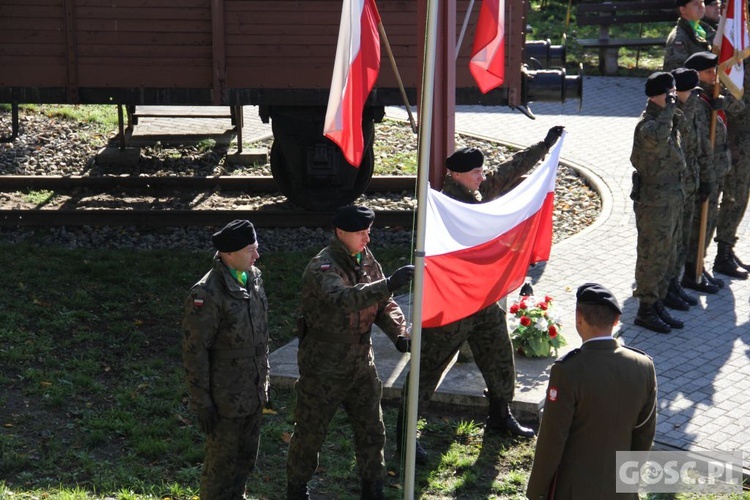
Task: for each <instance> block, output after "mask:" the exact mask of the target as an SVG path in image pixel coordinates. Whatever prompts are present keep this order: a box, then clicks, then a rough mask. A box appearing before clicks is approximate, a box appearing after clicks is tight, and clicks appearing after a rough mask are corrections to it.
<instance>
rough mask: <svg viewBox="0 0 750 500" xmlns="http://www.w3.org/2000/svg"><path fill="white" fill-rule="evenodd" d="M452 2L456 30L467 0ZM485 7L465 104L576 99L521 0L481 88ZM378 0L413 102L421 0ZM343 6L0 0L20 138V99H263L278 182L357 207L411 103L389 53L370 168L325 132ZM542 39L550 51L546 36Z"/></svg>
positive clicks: (459, 63) (369, 118) (311, 1)
mask: <svg viewBox="0 0 750 500" xmlns="http://www.w3.org/2000/svg"><path fill="white" fill-rule="evenodd" d="M450 1H453V0H450ZM455 1H456V12H457V14H456V16H455V18H456V33H459V32H460V31H461V25H462V23H463V15H464V13H465V12H466V9H467V7H468V5H469V0H455ZM479 3H480V2H477V6H475V8H474V9H473V13H472V15H471V18H470V22H469V24H468V30H467V32H466V35H465V37H464V42H463V44H462V46H461V47H460V48H459V50H458V54H457V57H456V72H455V79H456V103H458V104H485V105H510V106H522V105H524V104H526V103H527V102H530V101H532V100H547V101H564V100H565V96H566V94H569V95H570V94H573V96H572V97H576V98H579V99H580V97H581V95H580V94H581V86H580V85H581V78H580V75H579V76H576V77H571V76H566V75H565V70H564V69H555V70H543V69H537V70H531V69H529V68H528V67H527V66H526V65H525V64H524V59H523V50H524V29H525V22H526V16H525V14H526V9H527V6H526V3H525V1H524V0H507V1H506V12H505V18H506V19H507V25H506V31H505V32H506V81H505V83H504V84H503V86H502V87H501V88H499V89H496V90H494V91H491V92H490V93H488V94H486V95H482V94H481V93H480V92H479V90H478V89H477V88H476V85H475V83H474V81H473V80H472V78H471V75H470V74H469V71H468V62H469V57H470V51H471V45H472V40H473V36H474V25H475V24H476V21H477V18H478V15H479V8H478V4H479ZM377 4H378V8H379V10H380V14H381V17H382V20H383V25H384V27H385V31H386V33H387V37H388V40H389V42H390V45H391V47H392V50H393V54H394V57H395V60H396V62H397V64H398V68H399V71H400V75H401V78H402V80H403V83H404V85H405V87H406V89H407V94H408V95H409V99H410V101H411V103H412V104H415V103H416V94H417V89H418V88H419V86H420V78H421V68H422V61H421V50H422V45H421V43H420V37H422V39H423V34H424V27H423V26H421V25H423V24H424V21H423V20H422V19H421V18H422V17H423V16H424V10H425V8H424V4H425V0H399V1H397V0H378V2H377ZM340 14H341V0H333V1H332V0H2V2H0V102H5V103H11V105H12V106H11V109H12V112H13V125H12V126H13V135H12V136H11V138H12V137H15V135H16V134H17V132H18V126H17V122H18V120H17V117H18V104H23V103H59V104H64V103H68V104H113V105H119V106H120V108H119V109H120V110H122V108H123V107H125V109H127V110H129V112H130V113H132V111H133V110H134V109H135V106H137V105H226V106H231V109H232V111H233V112H232V115H233V117H234V119H235V120H237V119H239V120H241V116H242V113H241V110H242V108H241V107H242V106H243V105H256V106H259V109H260V114H261V118H262V119H263V120H264V121H265V122H268V120H270V121H271V124H272V129H273V133H274V139H275V140H274V146H273V147H272V150H271V166H272V170H273V174H274V178H275V181H276V183H277V185H278V186H279V188H280V189H281V191H282V192H284V193H285V194H286V195H287V196H288V197H289V198H290V199H292V201H295V202H297V203H298V204H300V205H302V206H305V207H307V208H311V209H321V210H325V209H330V208H332V207H335V206H338V205H341V204H344V203H348V202H350V201H351V200H353V199H355V198H356V197H357V196H358V195H359V194H361V193H362V192H363V191H364V189H365V188H366V186H367V183H368V182H369V180H370V178H371V177H372V172H373V166H374V158H373V154H372V144H373V124H374V122H377V121H379V120H380V119H382V117H383V115H384V107H385V106H387V105H400V104H402V102H403V101H402V98H401V94H400V91H399V88H398V85H397V78H396V77H395V74H394V72H393V70H392V69H391V67H390V64H389V62H388V58H387V55H386V51H385V50H383V51H382V54H383V55H382V58H383V59H382V63H381V71H380V76H379V79H378V82H377V84H376V88H375V89H374V90H373V92H372V93H371V95H370V97H369V100H368V103H367V106H366V108H365V113H364V117H363V125H364V130H365V137H366V141H367V144H368V145H367V154H365V159H364V160H363V163H362V165H361V166H360V168H358V169H355V168H353V167H351V166H350V165H349V164H348V163H346V161H345V160H344V158H343V156H342V155H341V154H340V152H339V150H338V149H337V148H336V147H335V146H334V145H333V143H331V142H330V141H328V140H327V139H324V138H323V136H322V123H323V118H324V116H325V107H326V104H327V102H328V93H329V87H330V81H331V73H332V69H333V62H334V58H335V53H336V42H337V37H338V28H339V19H340ZM539 48H540V46H539V45H535V46H534V51H535V54H536V55H537V56H538V55H539V50H538V49H539ZM541 49H542V53H544V51H545V50H546V54H547V56H549V54H550V47H549V44H547V46H546V49H545V47H544V44H543V45H542V47H541ZM552 50H553V51H554V47H552ZM562 58H563V59H564V48H563V56H562ZM562 65H564V61H563V62H562ZM121 116H122V113H121ZM239 126H240V130H241V121H240V123H239ZM121 129H122V119H121ZM6 140H8V138H7V137H6Z"/></svg>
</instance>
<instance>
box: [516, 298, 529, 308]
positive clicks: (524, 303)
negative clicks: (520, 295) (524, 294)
mask: <svg viewBox="0 0 750 500" xmlns="http://www.w3.org/2000/svg"><path fill="white" fill-rule="evenodd" d="M518 307H520V308H521V309H526V308H527V307H528V306H527V305H526V301H525V300H522V301H521V303H520V304H518Z"/></svg>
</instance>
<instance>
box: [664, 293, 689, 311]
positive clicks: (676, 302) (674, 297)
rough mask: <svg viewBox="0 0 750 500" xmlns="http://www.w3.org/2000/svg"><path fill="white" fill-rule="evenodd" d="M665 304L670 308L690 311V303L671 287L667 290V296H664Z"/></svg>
mask: <svg viewBox="0 0 750 500" xmlns="http://www.w3.org/2000/svg"><path fill="white" fill-rule="evenodd" d="M664 305H665V306H667V307H668V308H670V309H677V310H678V311H689V310H690V304H688V303H687V302H685V301H684V300H682V297H680V296H679V295H678V294H677V293H676V292H674V291H672V289H671V288H670V289H669V291H668V292H667V296H666V297H664Z"/></svg>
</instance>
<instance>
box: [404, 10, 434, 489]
mask: <svg viewBox="0 0 750 500" xmlns="http://www.w3.org/2000/svg"><path fill="white" fill-rule="evenodd" d="M438 1H439V0H427V29H426V31H425V44H424V47H425V48H424V66H423V68H422V96H421V101H420V105H419V113H420V114H419V136H418V137H419V139H418V140H419V162H418V163H419V170H418V172H419V174H418V176H417V243H416V249H415V251H414V267H415V269H414V304H413V306H412V307H413V310H414V313H413V314H412V332H411V336H412V337H411V366H410V369H409V392H408V394H407V411H406V432H405V436H406V460H405V463H404V499H405V500H412V499H413V498H414V473H415V463H414V460H415V458H416V445H417V418H418V415H417V407H418V399H419V397H418V396H419V361H420V353H421V351H422V292H423V290H422V289H423V284H424V258H425V222H426V219H427V215H426V214H427V207H426V202H427V189H428V180H429V173H430V140H431V138H432V107H433V99H434V97H433V95H434V89H435V54H436V51H437V23H438V11H439V10H438V7H439V4H438Z"/></svg>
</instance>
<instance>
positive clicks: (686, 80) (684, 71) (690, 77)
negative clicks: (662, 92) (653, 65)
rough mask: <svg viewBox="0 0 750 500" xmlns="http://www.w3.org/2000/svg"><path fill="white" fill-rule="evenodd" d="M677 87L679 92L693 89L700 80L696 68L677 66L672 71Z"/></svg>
mask: <svg viewBox="0 0 750 500" xmlns="http://www.w3.org/2000/svg"><path fill="white" fill-rule="evenodd" d="M672 76H673V77H674V83H675V87H677V90H678V91H679V92H683V91H685V90H693V89H694V88H695V87H696V86H697V85H698V82H699V80H700V79H699V78H698V72H697V71H695V70H694V69H688V68H677V69H675V70H673V71H672Z"/></svg>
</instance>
